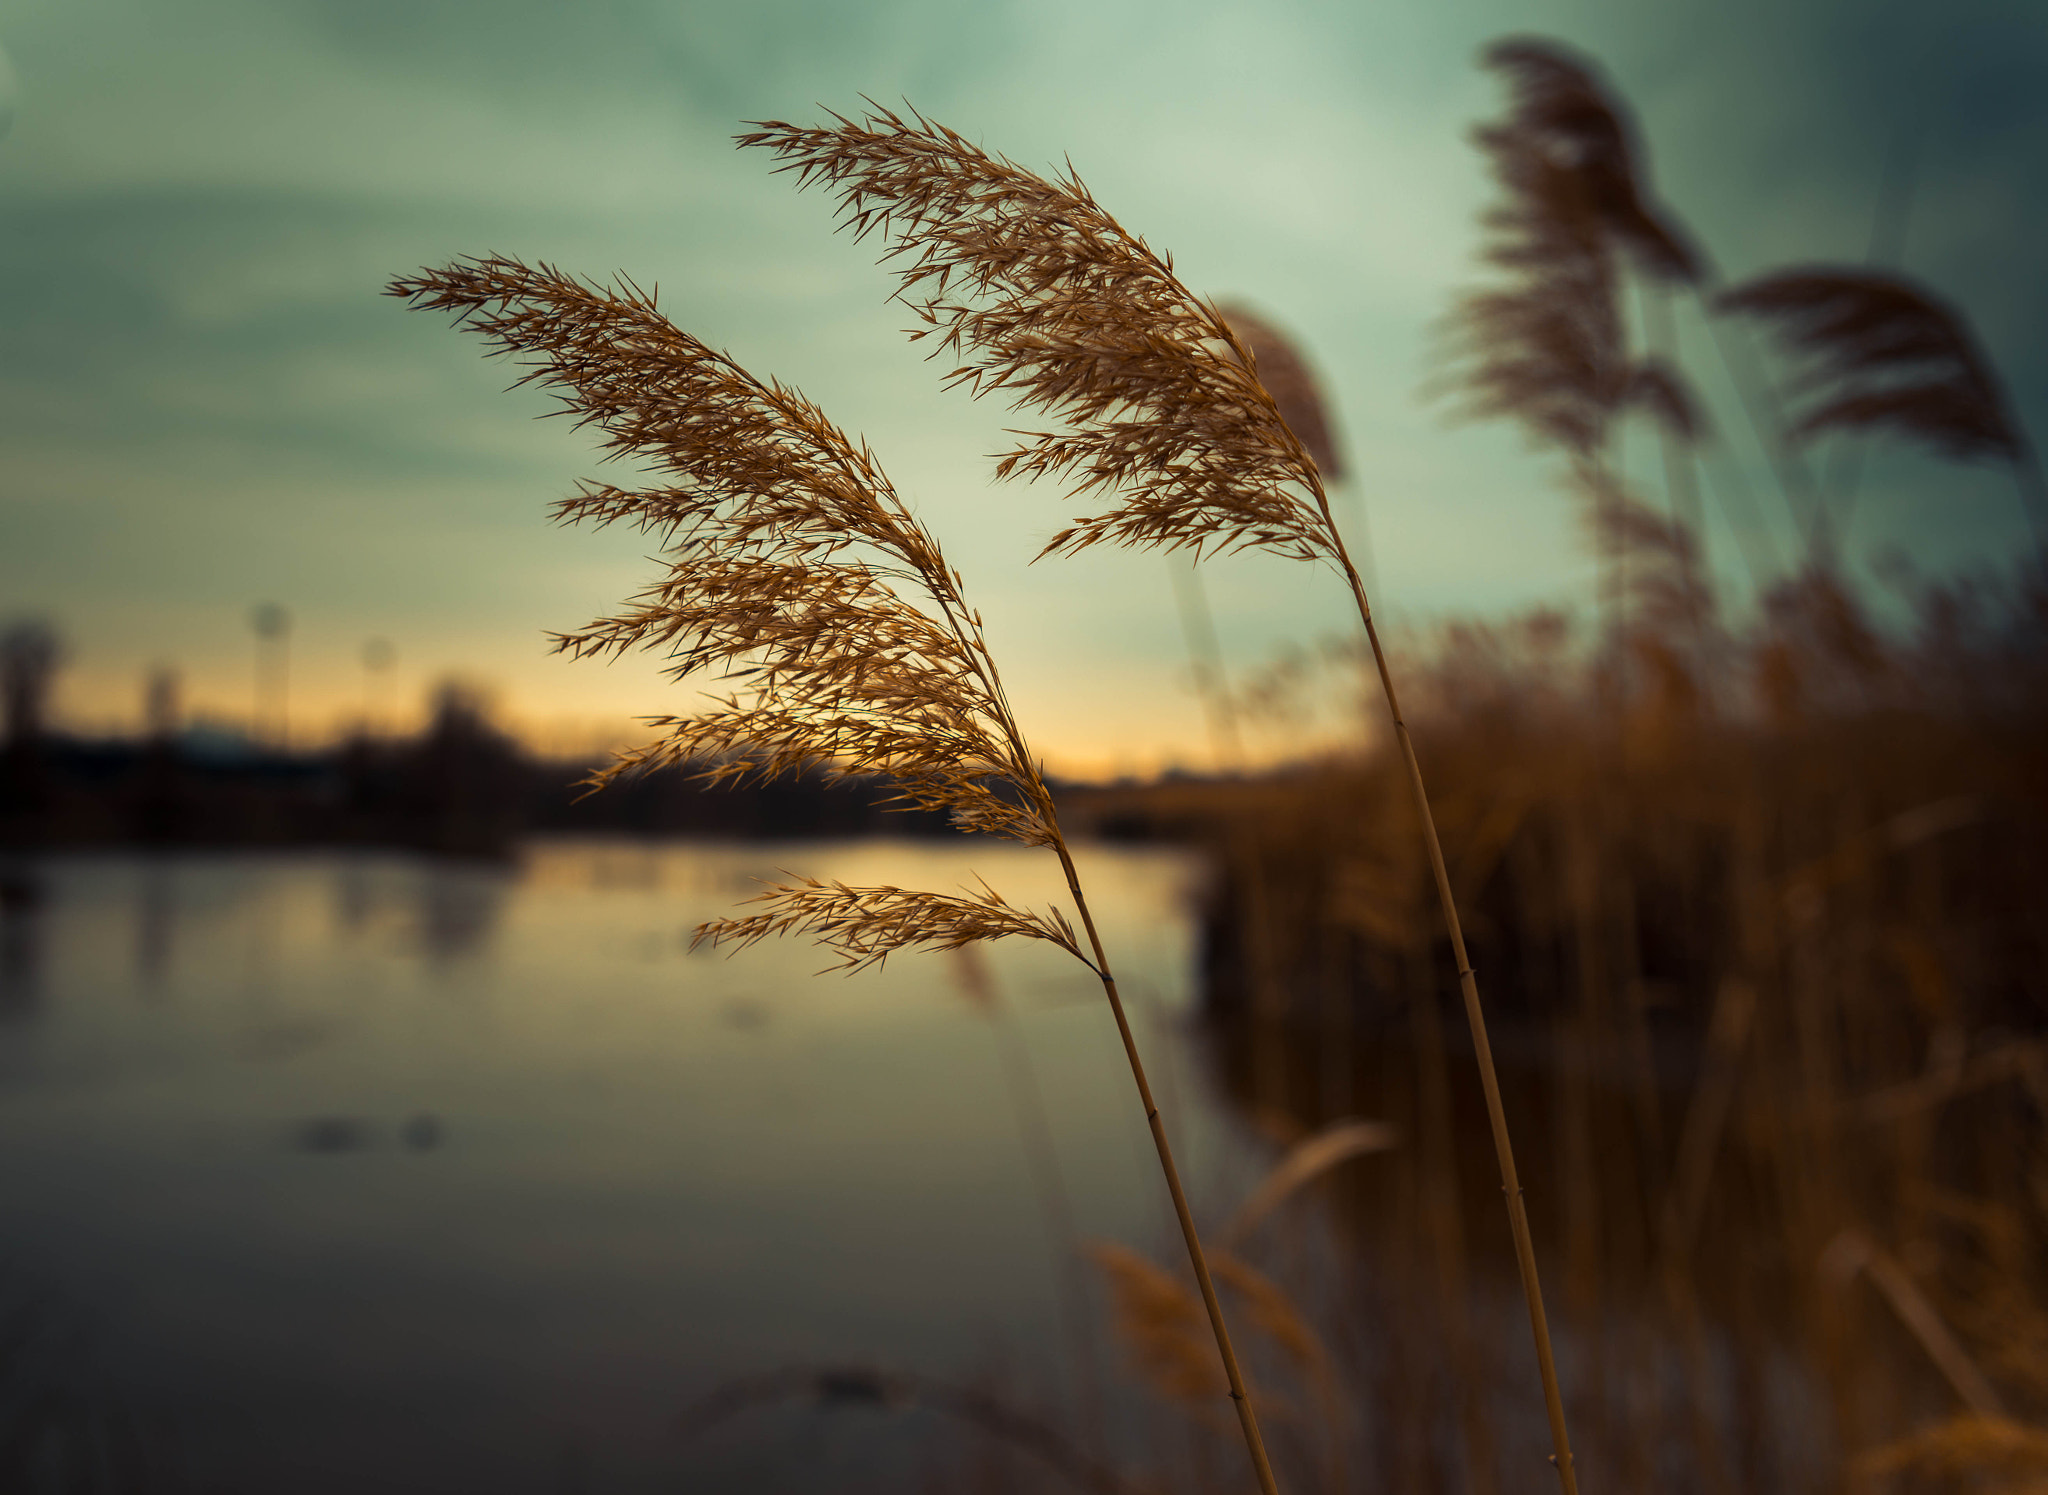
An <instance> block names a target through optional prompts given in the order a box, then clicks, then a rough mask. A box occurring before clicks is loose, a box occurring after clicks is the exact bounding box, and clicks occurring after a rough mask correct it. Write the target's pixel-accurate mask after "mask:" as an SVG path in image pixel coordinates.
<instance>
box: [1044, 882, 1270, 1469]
mask: <svg viewBox="0 0 2048 1495" xmlns="http://www.w3.org/2000/svg"><path fill="white" fill-rule="evenodd" d="M1053 850H1054V851H1056V852H1058V853H1059V859H1060V866H1061V867H1062V868H1063V869H1064V870H1065V871H1066V874H1067V893H1068V895H1069V896H1070V897H1072V898H1073V900H1074V907H1075V908H1076V909H1078V910H1080V913H1081V925H1082V927H1083V928H1084V929H1085V930H1087V932H1088V947H1089V949H1091V950H1093V951H1094V952H1095V973H1096V975H1098V976H1100V977H1101V978H1102V992H1103V995H1104V996H1106V997H1108V998H1109V1010H1110V1012H1111V1013H1112V1014H1114V1016H1115V1017H1116V1031H1117V1036H1118V1037H1120V1038H1122V1039H1123V1041H1124V1057H1125V1058H1127V1059H1129V1060H1130V1061H1131V1078H1132V1079H1133V1080H1134V1081H1136V1082H1137V1086H1138V1099H1139V1100H1140V1101H1142V1102H1143V1103H1144V1106H1145V1124H1146V1125H1147V1126H1149V1127H1151V1129H1152V1145H1153V1146H1154V1147H1156V1148H1158V1149H1159V1169H1160V1171H1161V1172H1162V1173H1164V1174H1165V1175H1166V1191H1167V1192H1168V1193H1169V1194H1171V1195H1172V1196H1173V1213H1174V1218H1175V1219H1177V1220H1178V1221H1179V1222H1180V1233H1181V1238H1182V1239H1183V1240H1185V1241H1186V1242H1187V1247H1188V1261H1189V1263H1190V1264H1191V1265H1192V1266H1193V1267H1194V1269H1195V1282H1196V1283H1197V1285H1199V1286H1200V1288H1201V1289H1202V1306H1203V1308H1205V1309H1206V1310H1207V1311H1208V1314H1209V1328H1210V1330H1211V1331H1212V1332H1213V1333H1214V1334H1215V1336H1216V1352H1217V1354H1218V1355H1220V1356H1221V1357H1222V1359H1223V1374H1224V1376H1225V1378H1226V1379H1228V1381H1229V1382H1230V1400H1231V1401H1232V1402H1233V1403H1234V1404H1235V1405H1236V1407H1237V1421H1238V1425H1239V1426H1240V1427H1241V1428H1242V1429H1243V1430H1244V1446H1245V1451H1246V1452H1248V1453H1249V1454H1250V1455H1251V1459H1252V1470H1253V1472H1254V1473H1255V1474H1257V1476H1258V1480H1259V1489H1260V1490H1261V1491H1262V1492H1263V1495H1279V1488H1280V1487H1279V1486H1278V1485H1276V1484H1275V1483H1274V1482H1273V1465H1272V1463H1271V1461H1269V1460H1268V1459H1267V1457H1266V1442H1265V1439H1264V1438H1262V1437H1261V1436H1260V1435H1259V1419H1258V1414H1256V1413H1255V1412H1253V1411H1252V1399H1251V1393H1249V1392H1248V1391H1246V1390H1245V1385H1244V1373H1243V1372H1242V1371H1240V1370H1239V1369H1238V1366H1237V1351H1236V1350H1235V1349H1233V1348H1232V1347H1231V1344H1230V1330H1229V1329H1227V1328H1226V1327H1224V1323H1223V1305H1222V1303H1220V1302H1219V1301H1218V1300H1217V1297H1216V1284H1215V1282H1214V1281H1212V1280H1211V1279H1210V1276H1209V1259H1208V1257H1206V1256H1205V1255H1203V1253H1202V1238H1201V1236H1200V1235H1199V1234H1198V1233H1197V1232H1196V1230H1195V1217H1194V1214H1193V1212H1192V1211H1190V1210H1189V1208H1188V1196H1187V1192H1186V1190H1184V1189H1182V1188H1181V1184H1180V1169H1178V1168H1177V1167H1175V1166H1174V1162H1173V1148H1172V1147H1171V1146H1170V1145H1169V1144H1168V1143H1167V1140H1166V1125H1165V1123H1164V1122H1162V1121H1161V1120H1160V1119H1159V1103H1158V1102H1157V1101H1155V1100H1153V1099H1152V1086H1151V1085H1150V1084H1149V1083H1148V1082H1147V1081H1146V1079H1145V1064H1144V1061H1143V1060H1141V1059H1140V1058H1139V1057H1138V1040H1137V1039H1136V1038H1135V1037H1134V1036H1132V1033H1131V1024H1130V1019H1129V1018H1127V1017H1126V1016H1125V1015H1124V1003H1123V998H1121V997H1119V996H1118V995H1117V991H1116V977H1115V976H1113V975H1111V974H1110V969H1109V957H1108V956H1107V955H1105V954H1104V953H1103V950H1102V939H1101V937H1100V936H1099V935H1097V934H1096V932H1095V916H1094V915H1093V914H1092V913H1090V912H1089V911H1088V900H1087V899H1086V898H1085V897H1083V896H1082V893H1081V878H1080V875H1079V874H1078V873H1077V872H1076V871H1075V870H1074V859H1073V858H1072V857H1071V856H1069V855H1068V854H1067V848H1066V846H1065V844H1064V843H1063V842H1055V843H1054V845H1053Z"/></svg>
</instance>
